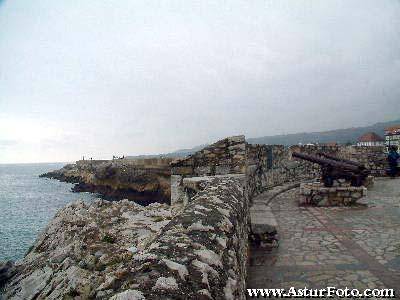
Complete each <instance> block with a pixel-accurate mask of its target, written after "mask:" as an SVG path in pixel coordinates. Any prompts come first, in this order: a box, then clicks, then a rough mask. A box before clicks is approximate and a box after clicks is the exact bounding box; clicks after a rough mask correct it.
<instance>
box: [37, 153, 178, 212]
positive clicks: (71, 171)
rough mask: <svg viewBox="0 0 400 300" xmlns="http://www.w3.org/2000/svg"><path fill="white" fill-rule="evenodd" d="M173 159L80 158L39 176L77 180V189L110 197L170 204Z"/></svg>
mask: <svg viewBox="0 0 400 300" xmlns="http://www.w3.org/2000/svg"><path fill="white" fill-rule="evenodd" d="M171 161H172V159H169V158H165V159H164V158H162V159H138V160H130V159H117V160H80V161H77V162H76V163H75V164H68V165H66V166H64V167H63V168H61V169H59V170H55V171H52V172H48V173H45V174H42V175H40V176H41V177H47V178H53V179H57V180H60V181H64V182H69V183H74V184H75V186H74V187H73V191H75V192H93V193H98V194H100V195H101V196H102V198H105V199H107V200H122V199H129V200H133V201H135V202H137V203H139V204H142V205H148V204H150V203H153V202H160V203H169V201H170V200H169V199H170V194H171V188H170V174H171V172H170V167H169V163H170V162H171Z"/></svg>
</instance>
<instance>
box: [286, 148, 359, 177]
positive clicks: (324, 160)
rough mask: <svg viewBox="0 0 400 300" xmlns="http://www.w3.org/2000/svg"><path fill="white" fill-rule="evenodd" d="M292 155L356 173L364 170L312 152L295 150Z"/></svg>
mask: <svg viewBox="0 0 400 300" xmlns="http://www.w3.org/2000/svg"><path fill="white" fill-rule="evenodd" d="M292 156H293V157H295V158H300V159H303V160H307V161H309V162H313V163H316V164H319V165H322V166H331V167H333V168H337V169H342V170H347V171H351V172H354V173H360V172H361V171H363V170H362V169H361V168H360V167H358V166H355V165H352V164H348V163H345V162H341V161H336V160H333V159H327V158H321V157H317V156H314V155H310V154H305V153H300V152H293V153H292Z"/></svg>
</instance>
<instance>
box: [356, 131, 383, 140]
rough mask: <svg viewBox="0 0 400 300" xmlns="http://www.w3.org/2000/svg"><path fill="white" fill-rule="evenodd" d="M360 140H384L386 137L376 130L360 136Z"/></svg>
mask: <svg viewBox="0 0 400 300" xmlns="http://www.w3.org/2000/svg"><path fill="white" fill-rule="evenodd" d="M358 141H359V142H383V141H384V139H383V138H381V137H380V136H379V135H377V134H376V133H375V132H367V133H365V134H363V135H362V136H360V137H359V138H358Z"/></svg>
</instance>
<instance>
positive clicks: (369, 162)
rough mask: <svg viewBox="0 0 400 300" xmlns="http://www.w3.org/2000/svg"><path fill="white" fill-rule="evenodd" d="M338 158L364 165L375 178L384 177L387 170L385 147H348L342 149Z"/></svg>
mask: <svg viewBox="0 0 400 300" xmlns="http://www.w3.org/2000/svg"><path fill="white" fill-rule="evenodd" d="M339 156H340V157H343V158H347V159H350V160H355V161H358V162H360V163H362V164H364V165H365V166H366V167H367V169H369V170H371V174H372V175H373V176H376V177H383V176H386V170H387V168H388V162H387V153H386V147H385V146H374V147H366V146H349V147H342V148H341V149H340V151H339Z"/></svg>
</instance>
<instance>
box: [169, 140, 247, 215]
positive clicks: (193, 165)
mask: <svg viewBox="0 0 400 300" xmlns="http://www.w3.org/2000/svg"><path fill="white" fill-rule="evenodd" d="M245 173H246V141H245V137H244V136H243V135H240V136H233V137H228V138H225V139H223V140H220V141H218V142H216V143H214V144H212V145H210V146H208V147H205V148H204V149H202V150H200V151H198V152H196V153H194V154H192V155H190V156H188V157H186V158H182V159H177V160H175V161H174V162H172V163H171V205H172V206H173V208H176V211H177V212H179V210H180V209H182V208H183V207H184V206H185V205H186V204H187V203H188V199H189V198H190V197H189V196H190V190H188V187H187V186H186V184H185V183H184V179H185V178H191V177H199V176H216V175H217V176H218V175H227V174H245ZM174 210H175V209H174Z"/></svg>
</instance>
